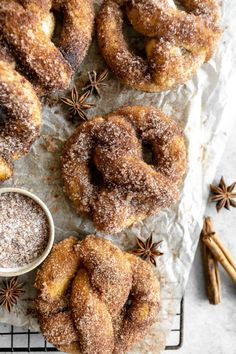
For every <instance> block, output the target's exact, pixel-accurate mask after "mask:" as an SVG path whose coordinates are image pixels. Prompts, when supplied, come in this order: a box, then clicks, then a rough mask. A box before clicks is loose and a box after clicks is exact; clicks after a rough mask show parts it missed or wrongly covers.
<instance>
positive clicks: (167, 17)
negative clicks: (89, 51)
mask: <svg viewBox="0 0 236 354" xmlns="http://www.w3.org/2000/svg"><path fill="white" fill-rule="evenodd" d="M180 3H181V4H182V5H183V6H184V7H185V11H184V10H179V9H177V8H176V6H175V5H174V2H173V5H171V1H167V0H162V1H160V2H159V1H154V0H145V1H144V0H132V1H131V0H122V1H121V0H120V1H118V0H105V1H104V2H103V5H102V7H101V9H100V12H99V14H98V17H97V33H98V42H99V46H100V49H101V52H102V54H103V56H104V58H105V60H106V61H107V63H108V65H109V66H110V67H111V69H112V70H113V71H114V73H115V74H116V75H117V76H118V77H119V78H120V79H121V80H122V81H123V82H124V83H126V84H127V85H129V86H131V87H133V88H136V89H141V90H144V91H150V92H158V91H163V90H168V89H171V88H172V87H174V86H176V85H178V84H182V83H184V82H186V81H187V80H189V79H190V78H191V77H192V76H193V75H194V74H195V73H196V71H197V69H198V68H199V67H200V66H201V65H202V64H203V63H204V62H205V61H208V60H209V59H210V58H211V56H212V55H213V53H214V50H215V48H216V46H217V43H218V41H219V38H220V34H221V30H220V28H219V18H220V11H219V4H218V1H217V0H204V1H202V0H182V1H180ZM125 14H127V16H128V19H129V22H130V23H131V25H132V26H133V27H134V29H135V30H136V31H137V32H138V33H140V34H142V35H144V36H146V37H147V40H146V43H145V50H146V55H147V60H145V59H143V58H142V57H141V56H138V55H136V54H135V53H134V51H132V50H131V49H130V48H129V45H128V43H127V42H126V39H125V37H124V34H123V24H124V16H125Z"/></svg>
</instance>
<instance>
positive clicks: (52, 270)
mask: <svg viewBox="0 0 236 354" xmlns="http://www.w3.org/2000/svg"><path fill="white" fill-rule="evenodd" d="M35 286H36V288H37V289H38V291H39V294H38V298H37V299H36V307H37V311H38V315H39V322H40V326H41V330H42V333H43V334H44V336H45V337H46V339H47V340H49V341H50V342H51V343H53V344H54V345H55V346H57V347H58V348H59V349H60V350H62V351H66V352H77V353H86V354H123V353H126V352H127V351H128V350H129V349H130V348H131V347H133V345H134V344H135V343H136V342H137V341H139V340H141V339H142V338H143V337H144V336H145V335H146V334H147V332H148V330H149V329H150V327H151V325H152V324H153V323H154V322H155V320H156V317H157V313H158V311H159V293H160V289H159V282H158V280H157V278H156V276H155V275H154V272H153V270H152V268H151V266H150V265H149V264H148V263H146V262H144V261H142V260H141V259H140V258H138V257H136V256H134V255H131V254H128V253H124V252H122V251H121V250H120V249H119V248H118V247H116V246H115V245H113V244H112V243H111V242H110V241H107V240H104V239H99V238H97V237H95V236H92V235H91V236H87V237H86V239H84V240H83V241H81V242H78V241H77V240H76V239H75V238H74V237H70V238H68V239H66V240H64V241H62V242H60V243H59V244H58V245H56V246H55V247H54V249H53V251H52V253H51V255H50V256H49V258H48V259H47V260H46V261H45V262H44V264H43V265H42V267H41V269H39V271H38V273H37V277H36V282H35Z"/></svg>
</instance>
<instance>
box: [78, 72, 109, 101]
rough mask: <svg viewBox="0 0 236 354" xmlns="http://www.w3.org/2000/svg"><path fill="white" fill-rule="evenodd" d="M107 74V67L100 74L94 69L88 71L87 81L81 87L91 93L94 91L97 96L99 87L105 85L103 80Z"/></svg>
mask: <svg viewBox="0 0 236 354" xmlns="http://www.w3.org/2000/svg"><path fill="white" fill-rule="evenodd" d="M108 74H109V71H108V70H107V69H106V70H104V71H103V72H102V73H100V74H97V72H96V71H95V70H93V71H89V72H88V77H89V83H88V84H87V85H86V86H85V87H84V88H83V90H89V91H90V93H91V94H92V93H93V91H95V92H96V93H97V94H98V96H101V94H100V87H102V86H107V84H106V83H105V82H104V81H105V80H106V78H107V76H108Z"/></svg>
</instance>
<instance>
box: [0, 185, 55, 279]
mask: <svg viewBox="0 0 236 354" xmlns="http://www.w3.org/2000/svg"><path fill="white" fill-rule="evenodd" d="M2 193H18V194H23V195H25V196H27V197H29V198H31V199H32V200H34V201H35V202H36V203H37V204H38V205H39V206H40V207H41V209H42V210H43V211H44V213H45V215H46V218H47V220H48V226H49V236H48V243H47V246H46V247H45V249H44V251H43V252H42V254H41V255H40V256H39V257H38V258H36V259H35V260H34V261H33V262H31V263H29V264H26V265H24V266H22V267H17V268H2V267H0V277H13V276H18V275H22V274H25V273H28V272H30V271H31V270H33V269H34V268H36V267H38V266H39V265H40V264H41V263H42V262H43V261H44V260H45V258H46V257H47V256H48V254H49V252H50V251H51V249H52V246H53V243H54V235H55V228H54V222H53V218H52V215H51V213H50V211H49V209H48V207H47V206H46V204H45V203H44V202H43V201H42V200H41V199H39V198H38V197H37V196H36V195H34V194H33V193H31V192H28V191H27V190H25V189H20V188H0V195H1V194H2Z"/></svg>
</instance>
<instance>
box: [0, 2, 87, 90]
mask: <svg viewBox="0 0 236 354" xmlns="http://www.w3.org/2000/svg"><path fill="white" fill-rule="evenodd" d="M54 13H57V14H60V15H61V16H62V17H63V20H62V24H61V28H60V29H59V32H60V33H59V36H58V37H59V38H55V39H54V31H55V29H56V20H55V16H54V15H53V14H54ZM93 21H94V9H93V2H92V0H17V1H15V0H1V2H0V52H1V47H2V46H3V44H4V46H7V47H8V48H9V49H10V51H11V54H12V56H14V58H15V66H16V68H17V70H20V71H21V72H22V73H24V74H25V75H26V76H27V78H28V79H29V80H30V81H31V82H32V83H33V85H34V86H35V88H36V89H37V91H38V93H44V92H46V91H51V90H59V89H66V88H67V87H68V86H69V83H70V79H71V75H72V73H73V72H74V70H75V69H76V68H77V67H78V66H79V65H80V63H81V62H82V60H83V59H84V57H85V55H86V53H87V50H88V47H89V45H90V42H91V38H92V30H93ZM1 43H3V44H1ZM0 56H1V54H0ZM8 57H9V56H8ZM5 59H6V56H5Z"/></svg>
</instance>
